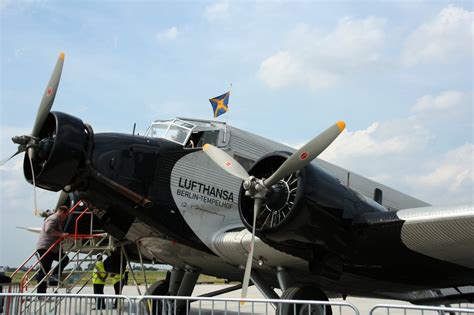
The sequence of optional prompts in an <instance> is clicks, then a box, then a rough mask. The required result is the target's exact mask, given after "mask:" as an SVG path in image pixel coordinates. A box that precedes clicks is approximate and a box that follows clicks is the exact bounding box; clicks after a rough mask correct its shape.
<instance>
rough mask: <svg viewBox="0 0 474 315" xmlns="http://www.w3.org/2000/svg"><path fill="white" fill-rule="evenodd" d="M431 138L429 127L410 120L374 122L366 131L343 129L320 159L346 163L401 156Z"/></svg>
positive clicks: (415, 149)
mask: <svg viewBox="0 0 474 315" xmlns="http://www.w3.org/2000/svg"><path fill="white" fill-rule="evenodd" d="M431 138H432V135H431V133H430V132H429V131H428V130H426V129H425V128H424V127H423V126H421V125H419V124H418V123H416V122H414V121H411V120H409V119H406V120H398V121H387V122H383V123H380V122H375V123H373V124H372V125H370V126H369V127H367V128H366V129H363V130H357V131H349V130H346V131H344V132H343V133H342V134H341V135H340V136H339V137H338V138H337V140H336V141H335V142H334V143H333V144H332V145H331V146H330V147H329V148H328V149H327V150H326V151H324V152H323V153H322V154H321V158H323V159H327V160H329V161H338V163H342V164H344V165H351V164H353V163H354V162H355V163H354V164H358V163H359V162H360V161H359V159H368V158H370V159H378V158H384V157H390V156H394V155H397V156H402V155H405V154H407V153H409V152H413V151H417V150H420V149H423V148H424V147H425V146H426V145H427V144H428V143H429V141H430V140H431Z"/></svg>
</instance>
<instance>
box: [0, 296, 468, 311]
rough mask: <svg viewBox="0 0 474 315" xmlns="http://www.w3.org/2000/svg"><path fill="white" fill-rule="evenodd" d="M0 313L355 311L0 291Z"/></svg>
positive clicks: (324, 305) (344, 306) (337, 306)
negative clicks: (0, 305) (0, 302)
mask: <svg viewBox="0 0 474 315" xmlns="http://www.w3.org/2000/svg"><path fill="white" fill-rule="evenodd" d="M0 301H3V302H4V305H3V308H0V314H2V315H17V314H35V315H36V314H38V315H43V314H44V315H46V314H55V315H60V314H68V315H69V314H76V315H95V314H107V315H115V314H117V315H118V314H127V315H128V314H134V315H142V314H143V315H158V314H159V315H191V314H192V315H254V314H258V315H261V314H264V315H268V314H275V315H288V314H290V315H296V314H298V315H322V314H331V313H332V315H360V313H359V310H358V309H357V307H356V306H355V305H353V304H351V303H347V302H324V301H294V300H278V299H277V300H266V299H245V300H242V299H238V298H209V297H174V296H140V297H127V296H123V295H94V294H81V295H71V294H35V293H0ZM408 314H410V315H448V314H449V315H454V314H455V315H471V314H474V309H473V308H453V307H431V306H411V305H389V304H379V305H376V306H374V307H373V308H372V309H371V310H370V312H369V315H408Z"/></svg>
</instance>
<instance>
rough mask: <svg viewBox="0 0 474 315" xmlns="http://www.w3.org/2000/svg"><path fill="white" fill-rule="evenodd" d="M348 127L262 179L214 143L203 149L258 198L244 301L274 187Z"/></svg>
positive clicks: (337, 128) (335, 129)
mask: <svg viewBox="0 0 474 315" xmlns="http://www.w3.org/2000/svg"><path fill="white" fill-rule="evenodd" d="M345 127H346V124H345V123H344V122H343V121H339V122H337V123H335V124H334V125H332V126H331V127H329V128H328V129H326V130H325V131H323V132H322V133H320V134H319V135H318V136H316V137H314V138H313V139H312V140H311V141H309V142H308V143H306V144H305V145H304V146H302V147H301V148H300V149H299V150H298V151H296V152H295V153H293V154H292V155H291V156H290V157H289V158H288V159H287V160H286V161H285V162H284V163H283V164H282V165H281V166H280V167H279V168H278V169H277V170H276V171H275V172H274V173H273V174H272V175H271V176H270V177H269V178H267V179H263V178H262V179H259V178H256V177H254V176H250V175H249V174H248V173H247V171H246V170H245V169H244V168H243V167H242V166H241V165H240V164H239V162H237V161H236V160H235V159H234V158H233V157H231V156H230V155H229V154H227V153H226V152H224V151H222V150H221V149H219V148H216V147H214V146H212V145H210V144H206V145H204V147H203V151H204V153H206V154H207V155H208V156H209V157H210V158H211V160H213V161H214V162H215V163H216V164H217V165H219V166H220V167H221V168H222V169H223V170H224V171H226V172H227V173H229V174H231V175H233V176H236V177H238V178H240V179H242V180H243V184H242V185H243V187H244V189H245V195H246V196H249V197H251V198H253V199H254V213H253V224H252V240H251V244H250V251H249V255H248V257H247V263H246V266H245V273H244V279H243V281H242V298H246V296H247V290H248V286H249V281H250V274H251V271H252V260H253V249H254V242H255V226H256V218H257V215H258V212H259V211H260V210H261V207H262V204H263V202H264V201H265V200H266V199H267V197H268V193H269V192H270V191H271V188H272V186H273V185H275V184H276V183H278V182H279V181H280V180H282V179H283V178H285V177H286V176H288V175H290V174H293V173H295V172H296V171H298V170H299V169H302V168H303V167H305V166H306V165H308V164H309V163H310V162H311V161H312V160H314V159H315V158H316V157H317V156H318V155H319V154H321V153H322V152H323V151H324V150H325V149H326V148H327V147H328V146H329V145H330V144H331V143H332V142H333V141H334V140H335V139H336V138H337V136H339V134H340V133H341V132H342V131H343V130H344V128H345Z"/></svg>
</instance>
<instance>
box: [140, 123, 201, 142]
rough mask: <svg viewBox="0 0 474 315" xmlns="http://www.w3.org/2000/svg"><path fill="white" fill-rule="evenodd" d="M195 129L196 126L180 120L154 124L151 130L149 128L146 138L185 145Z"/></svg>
mask: <svg viewBox="0 0 474 315" xmlns="http://www.w3.org/2000/svg"><path fill="white" fill-rule="evenodd" d="M194 127H195V125H193V124H190V123H187V122H185V121H182V120H179V119H175V120H170V121H160V122H154V123H153V124H152V125H151V126H150V128H148V131H147V133H146V136H147V137H153V138H163V139H167V140H170V141H173V142H176V143H179V144H181V145H185V143H186V141H187V140H188V138H189V135H190V134H191V130H192V129H193V128H194Z"/></svg>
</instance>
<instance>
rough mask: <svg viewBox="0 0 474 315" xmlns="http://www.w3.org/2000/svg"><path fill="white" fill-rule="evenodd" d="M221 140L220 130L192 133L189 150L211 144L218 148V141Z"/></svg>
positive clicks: (188, 144)
mask: <svg viewBox="0 0 474 315" xmlns="http://www.w3.org/2000/svg"><path fill="white" fill-rule="evenodd" d="M218 138H219V130H209V131H196V132H193V133H191V136H190V137H189V140H188V143H187V145H186V147H187V148H191V147H194V148H201V147H202V146H204V145H205V144H207V143H209V144H212V145H214V146H217V139H218Z"/></svg>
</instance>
